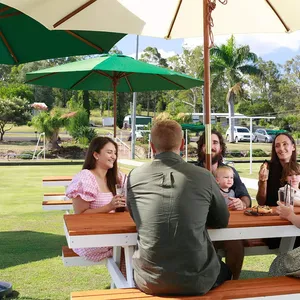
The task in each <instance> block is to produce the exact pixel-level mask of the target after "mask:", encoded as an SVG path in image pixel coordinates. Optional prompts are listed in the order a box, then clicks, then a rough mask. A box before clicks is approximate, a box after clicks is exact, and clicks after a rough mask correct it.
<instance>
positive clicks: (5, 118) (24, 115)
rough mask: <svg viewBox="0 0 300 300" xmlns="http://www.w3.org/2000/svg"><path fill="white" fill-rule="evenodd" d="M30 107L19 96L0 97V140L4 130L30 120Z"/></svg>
mask: <svg viewBox="0 0 300 300" xmlns="http://www.w3.org/2000/svg"><path fill="white" fill-rule="evenodd" d="M30 117H31V114H30V107H29V102H28V101H27V100H24V99H21V98H17V97H15V98H11V99H2V98H0V141H3V136H4V134H5V132H7V131H9V130H11V129H12V128H13V126H14V125H24V124H26V122H27V121H29V120H30Z"/></svg>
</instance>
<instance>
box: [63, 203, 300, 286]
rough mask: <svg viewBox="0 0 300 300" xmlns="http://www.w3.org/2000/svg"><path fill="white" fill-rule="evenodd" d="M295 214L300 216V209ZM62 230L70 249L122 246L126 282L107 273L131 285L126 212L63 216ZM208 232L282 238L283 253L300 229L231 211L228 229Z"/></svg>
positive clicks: (218, 237) (131, 236)
mask: <svg viewBox="0 0 300 300" xmlns="http://www.w3.org/2000/svg"><path fill="white" fill-rule="evenodd" d="M295 212H296V213H300V207H296V208H295ZM64 229H65V234H66V238H67V242H68V246H69V248H84V247H114V249H117V248H118V247H124V250H125V261H126V271H127V281H126V280H125V279H124V278H117V277H118V276H116V274H114V273H113V272H112V273H111V272H110V273H111V276H112V278H113V280H114V281H115V282H116V281H120V280H121V281H122V286H123V287H124V285H125V287H133V286H134V282H133V278H132V264H131V258H132V255H133V252H134V246H135V245H136V241H137V233H136V227H135V224H134V222H133V220H132V219H131V217H130V215H129V213H128V212H124V213H114V214H104V213H103V214H80V215H64ZM208 233H209V235H210V238H211V240H212V241H224V240H240V239H257V238H270V237H281V238H282V241H281V245H280V251H281V252H286V251H288V250H290V249H292V248H293V245H294V242H295V237H296V236H299V235H300V230H299V229H298V228H297V227H295V226H294V225H292V224H291V223H290V222H289V221H287V220H283V219H281V218H280V217H279V216H278V215H272V216H246V215H245V214H244V212H243V211H231V212H230V219H229V225H228V227H227V228H220V229H209V230H208ZM116 255H117V254H116ZM115 267H116V266H112V268H111V269H114V268H115ZM124 280H125V282H126V283H124ZM126 284H127V285H126Z"/></svg>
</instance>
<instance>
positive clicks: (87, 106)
mask: <svg viewBox="0 0 300 300" xmlns="http://www.w3.org/2000/svg"><path fill="white" fill-rule="evenodd" d="M83 108H84V109H85V110H86V112H87V113H88V116H89V119H90V114H91V111H90V98H89V91H83Z"/></svg>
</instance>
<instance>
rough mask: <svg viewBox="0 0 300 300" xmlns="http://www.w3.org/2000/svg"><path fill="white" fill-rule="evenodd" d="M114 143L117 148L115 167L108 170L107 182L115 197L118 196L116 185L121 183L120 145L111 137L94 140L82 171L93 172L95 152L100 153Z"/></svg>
mask: <svg viewBox="0 0 300 300" xmlns="http://www.w3.org/2000/svg"><path fill="white" fill-rule="evenodd" d="M108 143H112V144H113V145H114V146H115V148H116V160H115V162H114V166H113V167H112V168H111V169H108V170H107V173H106V180H107V187H108V189H109V190H110V191H111V192H112V194H113V195H115V194H116V184H117V183H119V178H118V162H117V160H118V145H117V143H116V142H115V141H114V140H113V139H111V138H109V137H96V138H94V139H93V140H92V141H91V143H90V146H89V148H88V151H87V153H86V156H85V161H84V163H83V166H82V169H88V170H93V169H95V168H96V159H95V157H94V152H97V153H100V151H101V149H103V147H104V146H105V145H106V144H108Z"/></svg>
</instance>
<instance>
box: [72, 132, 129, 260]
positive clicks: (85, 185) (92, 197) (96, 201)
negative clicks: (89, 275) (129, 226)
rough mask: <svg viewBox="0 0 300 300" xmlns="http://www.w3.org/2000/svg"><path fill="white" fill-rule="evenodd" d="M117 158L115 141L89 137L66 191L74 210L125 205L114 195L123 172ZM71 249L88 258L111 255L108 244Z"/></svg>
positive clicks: (103, 209) (105, 210)
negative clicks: (78, 169) (119, 169)
mask: <svg viewBox="0 0 300 300" xmlns="http://www.w3.org/2000/svg"><path fill="white" fill-rule="evenodd" d="M117 158H118V145H117V144H116V143H115V142H114V141H113V140H112V139H111V138H108V137H96V138H95V139H93V140H92V142H91V144H90V146H89V148H88V151H87V154H86V158H85V162H84V164H83V167H82V170H81V171H80V172H79V173H78V174H76V175H75V176H74V178H73V180H72V182H71V184H70V185H69V186H68V189H67V192H66V195H67V197H68V198H71V199H73V207H74V212H75V214H84V213H89V214H95V213H114V212H115V210H116V209H118V210H120V209H124V208H125V206H126V199H125V197H124V196H120V195H116V187H115V185H116V184H117V183H119V184H123V186H124V187H125V186H126V175H124V174H122V173H121V172H119V171H118V166H117ZM124 190H125V188H124ZM73 250H74V252H75V253H77V254H78V255H79V256H82V257H84V258H86V259H87V260H91V261H100V260H102V259H104V258H107V257H111V256H112V248H111V247H102V248H81V249H73Z"/></svg>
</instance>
